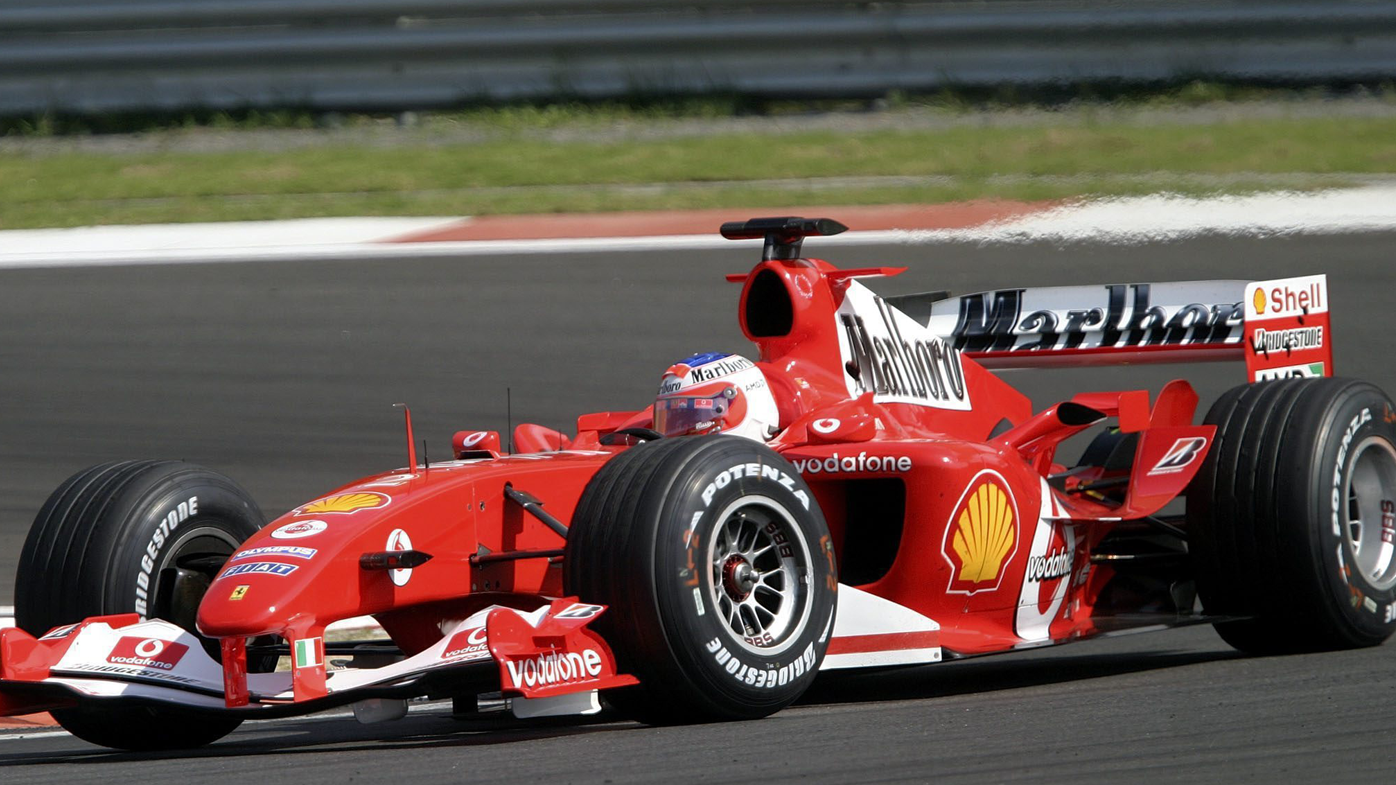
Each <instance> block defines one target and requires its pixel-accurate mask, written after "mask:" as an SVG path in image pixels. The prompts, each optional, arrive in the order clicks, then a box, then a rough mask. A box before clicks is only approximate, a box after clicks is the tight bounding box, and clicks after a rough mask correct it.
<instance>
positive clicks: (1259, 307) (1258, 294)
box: [1251, 286, 1265, 314]
mask: <svg viewBox="0 0 1396 785" xmlns="http://www.w3.org/2000/svg"><path fill="white" fill-rule="evenodd" d="M1251 300H1252V302H1253V304H1254V305H1255V312H1256V313H1258V314H1261V313H1265V290H1264V289H1262V288H1260V287H1259V286H1257V287H1256V289H1255V297H1253V298H1251Z"/></svg>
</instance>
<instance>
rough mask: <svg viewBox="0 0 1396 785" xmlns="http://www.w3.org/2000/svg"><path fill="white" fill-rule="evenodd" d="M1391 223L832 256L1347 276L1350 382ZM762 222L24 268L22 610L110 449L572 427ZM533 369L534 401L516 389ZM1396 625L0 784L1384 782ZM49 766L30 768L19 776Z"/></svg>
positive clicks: (668, 353)
mask: <svg viewBox="0 0 1396 785" xmlns="http://www.w3.org/2000/svg"><path fill="white" fill-rule="evenodd" d="M1393 240H1396V238H1394V237H1393V236H1392V235H1390V234H1380V233H1376V234H1363V235H1347V236H1326V237H1272V238H1266V239H1254V238H1207V239H1195V240H1188V241H1180V242H1172V243H1160V244H1146V245H1138V246H1105V245H1090V244H1076V245H1065V246H1056V245H1045V244H1039V245H1017V246H982V247H981V246H973V245H935V246H914V245H892V246H881V247H867V248H862V247H855V248H839V249H830V250H828V251H827V252H823V253H821V252H820V250H819V247H818V241H817V240H812V241H810V243H809V244H808V246H807V252H808V253H809V254H811V255H821V256H826V257H828V258H830V259H831V260H833V261H835V262H836V263H841V264H842V265H844V266H862V265H869V264H874V263H878V264H905V265H908V266H910V267H911V270H910V271H909V272H908V273H906V274H905V275H902V276H900V277H898V278H893V279H888V280H883V281H872V282H870V285H871V286H872V288H874V289H875V290H877V291H879V292H880V293H883V294H900V293H907V292H914V291H924V290H930V289H950V290H953V291H955V292H965V291H975V290H981V289H987V288H994V287H1001V286H1005V285H1025V286H1034V285H1048V284H1064V283H1110V282H1129V281H1135V280H1154V281H1163V280H1187V279H1198V278H1251V279H1258V278H1269V277H1284V276H1290V275H1299V274H1307V273H1313V272H1327V273H1328V274H1329V277H1330V278H1329V280H1330V289H1331V292H1332V300H1333V302H1334V303H1335V308H1336V310H1335V313H1334V316H1333V332H1334V334H1335V343H1336V347H1337V357H1336V365H1337V367H1338V370H1339V372H1340V373H1344V374H1349V375H1356V376H1361V377H1364V378H1367V379H1369V380H1371V381H1374V382H1376V383H1377V384H1379V385H1381V386H1383V387H1384V388H1386V389H1388V390H1396V372H1393V369H1392V366H1391V364H1390V363H1389V361H1388V358H1389V357H1390V356H1391V351H1390V348H1389V347H1390V345H1391V343H1392V340H1393V339H1392V333H1393V326H1394V325H1396V318H1393V317H1392V315H1391V313H1392V310H1391V307H1392V306H1391V303H1392V301H1393V299H1396V270H1393V267H1392V265H1391V261H1392V256H1393V254H1392V250H1391V249H1392V248H1393V247H1396V246H1394V245H1393ZM756 254H757V248H756V247H755V245H754V244H741V245H739V244H735V243H734V244H733V246H732V248H731V249H730V250H724V251H721V252H713V251H706V252H676V253H668V254H663V255H658V254H653V253H637V252H617V253H588V254H568V255H555V256H496V257H470V258H451V259H412V260H404V259H384V260H370V261H356V262H333V263H331V262H323V263H322V262H295V263H284V262H283V263H246V264H215V265H182V266H181V265H176V266H132V267H117V268H72V269H48V270H28V271H20V270H10V271H0V576H3V578H4V581H5V584H4V585H2V586H0V604H9V603H10V601H11V598H12V597H13V594H12V587H11V586H9V585H8V583H9V581H10V576H12V575H13V571H14V564H15V560H16V558H17V555H18V551H19V548H20V545H21V543H22V542H23V538H24V536H25V532H26V530H27V528H28V525H29V522H30V520H31V519H32V517H33V515H34V513H35V512H36V511H37V510H38V508H39V507H40V505H41V504H42V503H43V500H44V498H45V497H46V496H47V494H48V493H49V492H50V491H51V490H52V489H53V488H54V487H56V486H57V485H58V484H59V483H60V482H61V481H62V480H63V479H64V478H65V477H66V476H68V475H69V474H71V473H72V472H74V471H77V470H78V469H81V468H83V467H84V466H87V465H90V464H92V463H96V462H99V461H105V460H110V459H115V458H128V457H157V458H159V457H174V458H186V459H189V460H192V461H196V462H199V463H202V464H204V465H207V466H209V467H211V468H215V469H217V470H220V471H223V472H225V473H227V474H229V475H230V476H232V477H234V478H235V479H237V480H239V481H240V482H241V483H243V484H244V485H245V486H246V487H247V488H248V489H249V490H250V491H251V492H252V493H253V494H254V495H255V496H256V498H257V499H258V500H259V501H260V502H261V504H262V506H263V508H264V509H265V510H266V511H267V513H268V514H269V515H272V516H274V515H277V514H280V513H281V512H284V511H285V510H287V509H289V508H290V507H293V506H295V505H297V504H299V503H301V502H304V501H306V500H308V499H311V498H313V497H315V496H316V495H317V494H319V493H321V492H323V491H325V490H327V489H330V488H333V487H335V486H337V485H340V484H342V483H343V482H344V481H346V480H348V479H351V478H352V477H354V476H358V475H362V474H366V473H370V472H374V471H381V470H384V469H391V468H395V467H398V466H402V465H404V464H405V462H406V455H405V453H406V448H405V445H404V444H403V437H402V426H401V416H400V414H399V413H397V412H395V411H394V410H393V409H392V408H391V404H392V403H393V402H395V401H406V402H408V403H409V404H411V406H412V409H413V414H414V419H415V420H416V426H417V435H418V438H419V439H420V438H425V439H426V440H427V441H428V450H429V452H430V453H431V454H432V455H433V456H443V457H444V456H445V454H446V452H447V449H448V440H449V438H450V435H451V433H452V432H454V431H455V430H458V429H463V428H495V429H500V430H503V429H504V426H505V423H506V416H507V414H506V396H507V397H508V398H510V399H511V400H512V418H513V421H514V422H515V423H517V422H520V421H525V420H528V421H534V422H541V423H545V424H550V425H557V426H567V425H569V424H570V423H571V422H572V420H573V418H574V417H575V415H576V414H577V413H580V412H585V411H596V410H603V409H608V408H609V409H633V408H638V407H640V406H644V405H646V404H647V403H648V402H649V399H650V396H651V395H652V393H653V390H654V388H655V386H656V384H657V381H658V377H659V374H660V373H661V372H662V370H663V369H664V368H665V367H666V366H667V365H668V364H670V363H671V362H673V361H674V360H675V359H678V358H680V357H682V356H684V355H686V354H689V353H691V352H693V351H697V350H706V349H725V350H736V351H742V350H744V349H746V348H747V345H746V344H744V342H743V339H742V337H741V334H740V331H739V330H738V328H737V325H736V320H735V310H736V298H737V294H738V287H736V286H735V285H732V284H727V283H724V282H723V281H722V279H721V274H722V273H726V272H739V271H744V270H745V269H747V268H748V267H749V266H750V264H751V262H752V261H754V257H755V255H756ZM1242 375H1243V374H1242V369H1241V367H1240V366H1239V365H1234V366H1233V365H1209V366H1198V367H1196V368H1185V367H1149V368H1126V369H1109V370H1074V371H1054V372H1016V373H1014V374H1012V375H1011V376H1010V377H1009V379H1010V380H1011V381H1012V382H1014V383H1015V384H1018V385H1020V386H1021V387H1022V388H1023V389H1024V390H1026V391H1027V392H1029V393H1030V394H1031V395H1032V396H1033V398H1034V401H1035V402H1036V403H1037V404H1039V405H1046V404H1050V403H1052V402H1054V401H1056V400H1059V399H1061V398H1065V397H1069V396H1070V395H1071V394H1073V393H1075V392H1078V391H1081V390H1087V389H1119V388H1132V387H1147V388H1150V389H1154V390H1156V389H1157V388H1158V387H1159V386H1160V385H1161V384H1162V383H1163V382H1165V381H1167V380H1168V379H1170V378H1173V377H1174V376H1186V377H1187V378H1189V379H1190V380H1192V381H1193V382H1194V384H1195V386H1196V387H1197V388H1198V391H1199V392H1200V393H1201V395H1202V398H1203V402H1204V406H1205V405H1206V404H1207V403H1209V402H1210V401H1211V400H1212V399H1214V398H1215V397H1216V395H1217V394H1219V393H1220V392H1221V391H1222V390H1224V389H1225V388H1226V387H1228V386H1230V385H1232V384H1235V383H1239V382H1240V381H1241V380H1242ZM506 391H508V392H506ZM1393 666H1396V644H1393V646H1387V647H1383V648H1380V649H1375V650H1366V651H1357V652H1346V653H1339V654H1326V655H1306V656H1298V657H1286V658H1272V659H1246V658H1238V657H1236V656H1234V655H1233V653H1232V652H1231V651H1230V650H1229V649H1228V648H1227V647H1226V646H1225V645H1224V644H1223V643H1221V641H1220V640H1219V639H1218V638H1217V637H1216V636H1215V635H1214V634H1213V633H1212V632H1211V631H1210V629H1208V628H1198V629H1190V630H1181V631H1172V632H1165V633H1160V634H1152V635H1140V636H1131V637H1129V638H1121V639H1115V640H1109V641H1097V642H1090V643H1083V644H1077V645H1073V646H1069V647H1064V648H1058V649H1052V650H1045V651H1039V652H1032V653H1023V654H1015V655H1007V656H1003V657H997V658H987V659H982V660H976V661H969V662H964V663H954V664H948V665H944V666H935V667H932V668H926V669H918V670H912V671H899V672H895V673H891V674H886V673H884V674H876V675H865V676H855V677H845V678H841V679H833V680H829V681H827V682H826V683H824V684H822V685H820V686H819V687H818V688H817V689H816V692H815V693H814V694H813V695H811V696H810V698H809V699H808V700H807V701H806V702H805V703H804V704H803V705H801V706H798V707H796V708H793V709H790V710H787V711H786V712H783V713H781V714H780V715H777V716H776V717H774V718H771V719H768V720H765V721H761V722H755V723H744V724H740V725H712V726H700V727H689V728H663V729H648V728H640V727H639V726H634V725H631V724H628V723H623V722H619V721H602V722H597V723H592V724H575V723H567V724H560V725H546V724H545V725H524V724H518V723H509V724H506V725H504V729H503V730H497V731H496V730H490V729H489V728H490V727H493V726H486V725H483V724H480V723H469V722H467V723H459V722H454V721H451V720H449V719H448V718H445V717H444V716H442V711H443V710H442V709H441V708H440V707H435V708H433V707H430V706H424V707H421V709H420V710H419V711H414V713H413V715H412V716H410V717H409V718H408V719H406V720H404V721H401V722H399V723H395V724H388V725H378V726H366V727H361V726H358V725H357V724H355V723H354V722H353V720H352V719H348V718H337V719H336V718H328V719H308V720H296V721H283V722H277V723H265V724H263V723H258V724H250V725H247V726H244V728H243V729H242V730H239V731H238V732H236V733H234V734H233V735H232V736H230V737H229V738H228V739H226V740H225V741H223V742H220V743H218V744H216V745H214V746H213V747H210V748H209V749H207V750H205V751H203V752H200V753H197V754H196V755H195V756H194V757H193V759H192V760H185V759H182V758H178V757H169V756H154V757H151V756H136V755H115V754H110V753H107V752H105V751H98V750H97V749H96V748H93V747H90V746H88V745H85V744H83V743H82V742H79V741H76V740H74V739H72V738H70V737H65V736H56V735H41V736H39V737H36V738H24V739H19V738H14V737H13V735H11V736H10V737H0V782H3V783H8V782H16V783H18V782H34V783H38V782H70V781H81V780H87V779H94V780H95V779H97V778H104V779H107V778H115V779H120V780H135V779H140V780H141V781H142V782H148V783H154V782H169V783H177V782H178V783H188V782H196V781H213V780H214V779H218V780H223V779H226V778H229V777H236V778H238V779H255V778H275V779H277V780H283V779H284V780H292V779H297V780H309V781H316V782H323V781H331V780H338V781H345V782H347V781H355V780H364V781H370V782H381V781H384V780H387V779H389V778H392V779H401V780H404V781H414V782H415V781H438V782H447V781H500V780H505V781H557V782H569V781H577V782H644V781H655V780H672V781H678V782H698V781H702V782H737V781H743V782H765V781H784V780H805V781H811V780H812V781H818V782H844V781H931V780H935V781H938V782H961V781H965V782H1012V781H1022V780H1033V781H1050V782H1065V781H1100V782H1121V781H1127V780H1131V781H1132V780H1144V781H1185V782H1194V781H1216V782H1234V781H1262V780H1263V781H1282V782H1289V781H1316V780H1320V779H1322V780H1324V781H1328V782H1374V781H1377V780H1379V779H1384V778H1386V777H1388V776H1390V774H1389V773H1390V772H1391V771H1392V769H1393V764H1396V742H1393V741H1392V740H1391V734H1390V732H1389V730H1388V729H1389V728H1391V727H1393V726H1396V709H1393V706H1396V667H1393ZM15 766H18V767H21V768H11V767H15Z"/></svg>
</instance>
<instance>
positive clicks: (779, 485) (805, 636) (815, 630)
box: [661, 457, 835, 695]
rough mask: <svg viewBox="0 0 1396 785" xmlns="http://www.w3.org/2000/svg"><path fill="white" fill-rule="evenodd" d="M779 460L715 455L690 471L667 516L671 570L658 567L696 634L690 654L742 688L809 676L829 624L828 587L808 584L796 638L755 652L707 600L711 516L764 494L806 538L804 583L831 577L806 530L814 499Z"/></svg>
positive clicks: (752, 690)
mask: <svg viewBox="0 0 1396 785" xmlns="http://www.w3.org/2000/svg"><path fill="white" fill-rule="evenodd" d="M781 463H783V462H780V463H777V462H773V461H771V460H769V459H763V460H760V461H751V460H740V459H738V458H735V457H734V458H733V459H731V460H730V461H723V460H716V459H715V460H714V461H713V462H712V467H711V468H709V469H707V470H705V471H703V472H702V474H701V475H700V476H699V477H697V478H695V480H694V486H693V487H696V488H697V489H698V491H699V492H698V493H697V494H695V495H694V496H692V497H688V498H689V499H691V504H689V505H687V506H682V507H679V508H677V509H674V510H673V511H672V514H671V515H670V518H671V519H673V520H674V521H675V522H676V523H678V524H679V526H678V528H679V529H680V533H681V536H680V537H679V542H678V545H679V546H680V547H678V548H676V549H674V550H673V551H672V552H671V555H670V558H672V559H673V562H674V569H668V570H665V572H664V573H661V574H668V575H675V576H677V578H678V579H677V589H678V591H677V592H676V596H677V597H678V598H679V601H678V608H679V609H680V611H681V613H682V615H683V617H684V618H685V619H687V620H688V623H689V624H690V625H692V627H693V629H694V632H695V633H696V635H695V637H696V638H697V641H695V643H696V649H697V650H696V651H692V652H690V654H693V655H696V659H697V661H698V662H699V663H701V667H702V668H703V670H705V671H706V672H708V673H709V674H710V676H711V677H712V678H713V679H715V680H718V681H721V682H725V683H726V684H727V686H728V687H729V688H732V689H735V690H737V691H738V692H741V693H745V694H754V695H761V694H767V693H769V692H770V691H771V690H775V689H779V688H782V687H786V688H788V687H790V686H791V684H792V683H800V682H803V681H807V680H809V679H812V678H813V676H814V673H815V671H816V670H817V668H818V662H819V660H820V658H821V657H822V655H823V650H824V648H825V647H827V644H828V639H827V636H824V635H823V633H824V632H825V631H826V630H827V629H829V628H830V620H831V619H832V615H833V612H834V604H835V603H834V601H833V596H832V592H824V591H818V590H814V591H811V592H810V593H809V597H808V599H807V602H810V603H812V604H813V607H811V608H809V612H808V613H806V614H805V615H804V621H803V625H802V627H801V628H800V629H799V630H798V631H796V632H794V633H793V635H794V636H795V638H796V639H797V640H795V642H794V643H792V645H790V646H788V647H786V648H783V649H782V650H781V651H779V653H777V654H775V655H773V656H762V655H760V654H758V653H756V652H753V651H751V650H750V649H748V648H745V647H744V646H743V645H742V644H741V643H739V642H738V639H737V637H736V635H735V633H733V632H732V631H731V630H729V629H728V628H727V626H726V624H725V623H723V622H722V621H721V620H720V619H719V615H718V613H717V612H716V609H715V608H714V607H712V602H711V598H712V597H713V596H715V594H716V592H717V591H720V589H718V588H717V587H714V586H713V576H712V570H711V569H709V568H708V567H707V565H706V563H705V562H706V559H707V556H708V545H709V542H710V540H711V538H712V537H713V536H715V534H716V531H717V527H718V525H719V524H720V523H721V522H720V521H718V520H717V517H718V516H719V515H721V514H723V511H724V510H725V509H727V508H728V506H729V505H730V504H732V503H733V502H735V501H737V500H739V499H741V498H744V497H765V501H764V502H760V503H762V504H765V503H767V502H771V503H774V504H776V505H778V506H780V507H781V508H783V509H784V511H785V513H786V514H787V515H789V516H790V518H791V519H793V520H794V521H795V522H796V526H797V528H799V529H800V532H801V534H802V535H803V538H804V539H805V543H804V545H805V548H806V550H807V557H808V559H809V568H810V574H809V580H810V584H809V585H810V586H811V587H823V586H825V585H834V584H835V582H834V580H833V574H832V568H831V560H829V559H827V558H826V557H825V554H824V553H823V552H822V551H821V548H822V547H825V546H826V545H827V542H825V541H821V539H820V537H819V535H817V534H815V533H814V532H813V531H811V529H816V530H817V529H822V528H823V521H822V515H821V514H820V512H819V509H818V505H817V504H815V503H814V498H813V494H812V492H811V491H810V490H809V487H808V486H807V485H806V484H805V483H804V481H803V479H801V478H800V476H799V474H798V473H797V472H796V471H795V470H794V468H793V467H791V466H789V465H781ZM811 517H813V518H814V519H816V520H817V521H818V525H817V526H813V527H812V526H811V525H810V524H809V523H808V521H809V519H810V518H811ZM826 606H827V607H826Z"/></svg>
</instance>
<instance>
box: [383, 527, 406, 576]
mask: <svg viewBox="0 0 1396 785" xmlns="http://www.w3.org/2000/svg"><path fill="white" fill-rule="evenodd" d="M387 549H388V550H390V551H410V550H412V538H411V537H408V536H407V532H405V531H403V530H402V529H393V533H392V534H389V535H388V548H387ZM388 577H389V578H390V579H391V580H392V582H393V585H394V586H406V585H407V582H408V581H410V580H412V568H410V567H409V568H407V569H402V570H388Z"/></svg>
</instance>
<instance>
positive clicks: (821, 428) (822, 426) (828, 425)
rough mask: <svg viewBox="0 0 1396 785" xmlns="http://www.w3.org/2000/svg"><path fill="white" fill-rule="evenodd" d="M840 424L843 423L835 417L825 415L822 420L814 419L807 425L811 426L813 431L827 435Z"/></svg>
mask: <svg viewBox="0 0 1396 785" xmlns="http://www.w3.org/2000/svg"><path fill="white" fill-rule="evenodd" d="M840 425H843V423H841V422H839V421H838V420H837V419H836V418H834V417H825V418H824V419H822V420H815V421H814V422H812V423H810V426H809V427H811V428H813V429H814V432H815V433H822V434H824V435H825V436H827V435H829V434H831V433H833V432H834V431H837V430H838V429H839V426H840Z"/></svg>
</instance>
